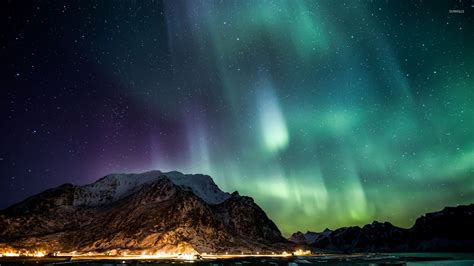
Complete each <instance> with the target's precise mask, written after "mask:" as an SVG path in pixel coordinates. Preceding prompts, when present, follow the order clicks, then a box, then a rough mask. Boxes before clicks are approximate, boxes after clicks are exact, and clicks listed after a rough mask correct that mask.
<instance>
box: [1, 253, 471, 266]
mask: <svg viewBox="0 0 474 266" xmlns="http://www.w3.org/2000/svg"><path fill="white" fill-rule="evenodd" d="M19 264H43V265H56V264H57V265H63V264H72V265H75V264H83V265H138V264H147V265H209V266H211V265H212V266H217V265H285V266H296V265H321V264H322V265H348V264H350V265H469V266H471V265H474V253H379V254H350V255H349V254H345V255H340V254H328V255H319V256H311V257H285V258H282V257H265V258H261V257H244V258H231V259H203V260H195V261H186V260H116V259H81V260H71V258H67V257H62V258H61V257H57V258H40V259H38V258H0V265H19Z"/></svg>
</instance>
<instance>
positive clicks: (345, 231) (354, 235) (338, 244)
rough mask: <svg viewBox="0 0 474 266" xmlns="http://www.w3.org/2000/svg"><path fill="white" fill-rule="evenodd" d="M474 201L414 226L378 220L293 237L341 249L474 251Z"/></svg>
mask: <svg viewBox="0 0 474 266" xmlns="http://www.w3.org/2000/svg"><path fill="white" fill-rule="evenodd" d="M473 224H474V204H471V205H465V206H463V205H461V206H457V207H446V208H444V209H443V210H441V211H438V212H433V213H427V214H425V215H423V216H421V217H420V218H418V219H417V220H416V222H415V224H414V226H413V227H412V228H410V229H404V228H400V227H396V226H394V225H392V224H391V223H389V222H384V223H380V222H377V221H374V222H373V223H372V224H367V225H364V226H363V227H359V226H351V227H343V228H339V229H336V230H334V231H332V230H329V229H326V230H325V231H324V232H321V233H316V232H307V233H302V232H296V233H294V234H293V235H292V236H291V237H290V238H289V240H290V241H292V242H294V243H297V244H303V245H309V246H311V247H313V248H317V249H321V250H329V251H338V252H406V251H444V252H449V251H452V252H461V251H466V252H472V251H474V231H473V230H472V226H473Z"/></svg>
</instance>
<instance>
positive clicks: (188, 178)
mask: <svg viewBox="0 0 474 266" xmlns="http://www.w3.org/2000/svg"><path fill="white" fill-rule="evenodd" d="M161 178H169V179H170V180H171V182H173V183H174V184H175V185H178V186H180V187H181V188H183V189H185V190H188V191H192V192H193V193H194V194H195V195H196V196H198V197H200V198H201V199H202V200H204V201H206V202H207V203H209V204H219V203H221V202H223V201H225V200H226V199H228V198H229V197H230V194H229V193H226V192H223V191H222V190H220V189H219V187H218V186H217V185H216V184H215V183H214V181H213V180H212V178H211V177H210V176H208V175H202V174H183V173H181V172H178V171H172V172H162V171H159V170H154V171H148V172H144V173H140V174H110V175H107V176H105V177H103V178H101V179H99V180H97V181H96V182H94V183H92V184H88V185H85V186H80V187H78V188H77V190H76V193H75V195H74V205H77V206H78V205H86V206H96V205H101V204H108V203H111V202H114V201H117V200H119V199H122V198H124V197H126V196H128V195H130V194H132V193H134V192H136V191H137V190H139V189H140V188H141V187H142V186H144V185H148V184H150V183H152V182H155V181H157V180H160V179H161Z"/></svg>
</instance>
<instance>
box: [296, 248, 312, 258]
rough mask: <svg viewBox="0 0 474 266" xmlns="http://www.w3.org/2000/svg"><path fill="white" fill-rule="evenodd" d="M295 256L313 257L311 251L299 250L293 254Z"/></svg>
mask: <svg viewBox="0 0 474 266" xmlns="http://www.w3.org/2000/svg"><path fill="white" fill-rule="evenodd" d="M293 254H295V256H307V255H311V250H302V249H298V250H296V251H295V252H293Z"/></svg>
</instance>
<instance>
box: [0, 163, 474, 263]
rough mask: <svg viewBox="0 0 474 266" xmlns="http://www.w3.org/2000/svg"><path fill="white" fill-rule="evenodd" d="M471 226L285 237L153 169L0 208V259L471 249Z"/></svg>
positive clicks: (439, 218) (425, 219)
mask: <svg viewBox="0 0 474 266" xmlns="http://www.w3.org/2000/svg"><path fill="white" fill-rule="evenodd" d="M473 225H474V204H471V205H468V206H458V207H447V208H445V209H443V210H442V211H439V212H435V213H428V214H426V215H424V216H422V217H420V218H418V219H417V220H416V223H415V225H414V226H413V227H412V228H411V229H403V228H399V227H396V226H393V225H392V224H390V223H388V222H385V223H379V222H373V223H372V224H368V225H365V226H363V227H358V226H353V227H344V228H340V229H337V230H334V231H332V230H329V229H326V230H325V231H323V232H321V233H315V232H307V233H305V234H304V233H301V232H297V233H295V234H293V235H292V236H291V237H290V238H289V240H290V241H288V240H287V239H285V238H283V237H282V235H281V233H280V231H279V230H278V228H277V226H276V225H275V224H274V223H273V222H272V221H271V220H270V219H269V218H268V217H267V215H266V214H265V212H264V211H263V210H262V209H261V208H260V207H259V206H258V205H257V204H255V202H254V201H253V199H252V198H250V197H246V196H240V195H239V193H238V192H234V193H232V194H230V193H226V192H223V191H222V190H220V189H219V187H218V186H217V185H216V184H215V183H214V181H213V180H212V178H211V177H210V176H207V175H200V174H198V175H187V174H182V173H180V172H167V173H164V172H160V171H151V172H146V173H142V174H112V175H108V176H105V177H103V178H101V179H99V180H98V181H96V182H94V183H92V184H89V185H85V186H76V185H72V184H65V185H62V186H59V187H56V188H52V189H48V190H46V191H44V192H42V193H40V194H37V195H35V196H32V197H30V198H28V199H26V200H24V201H22V202H20V203H18V204H15V205H13V206H11V207H8V208H6V209H4V210H2V211H0V253H2V251H8V250H16V251H19V250H28V251H31V250H42V251H46V252H57V251H60V252H73V251H76V252H78V253H86V252H97V253H109V254H123V253H128V254H132V253H135V254H137V253H142V252H146V253H150V252H151V253H156V252H170V253H194V252H198V253H204V252H205V253H223V252H229V253H241V252H244V253H256V252H282V251H284V250H288V251H292V250H294V248H295V247H297V246H303V248H305V249H306V248H311V249H313V250H326V251H337V252H395V251H474V230H472V228H473Z"/></svg>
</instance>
